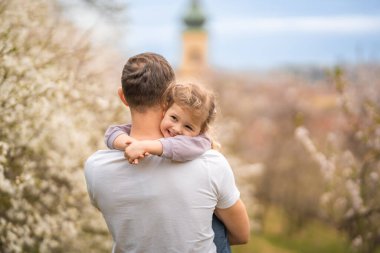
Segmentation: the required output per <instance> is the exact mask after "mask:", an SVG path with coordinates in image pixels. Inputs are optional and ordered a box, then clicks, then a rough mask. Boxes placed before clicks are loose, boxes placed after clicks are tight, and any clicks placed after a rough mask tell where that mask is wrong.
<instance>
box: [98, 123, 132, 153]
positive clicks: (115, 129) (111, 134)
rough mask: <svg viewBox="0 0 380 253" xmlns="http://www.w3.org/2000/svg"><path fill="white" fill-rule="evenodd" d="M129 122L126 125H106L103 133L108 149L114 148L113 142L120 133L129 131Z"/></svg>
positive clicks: (128, 132)
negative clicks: (106, 127)
mask: <svg viewBox="0 0 380 253" xmlns="http://www.w3.org/2000/svg"><path fill="white" fill-rule="evenodd" d="M131 127H132V126H131V124H126V125H114V126H110V127H108V129H107V131H106V133H105V134H104V142H105V144H106V145H107V147H108V148H109V149H114V147H113V142H114V141H115V139H116V138H117V137H118V136H119V135H121V134H128V135H129V134H130V133H131Z"/></svg>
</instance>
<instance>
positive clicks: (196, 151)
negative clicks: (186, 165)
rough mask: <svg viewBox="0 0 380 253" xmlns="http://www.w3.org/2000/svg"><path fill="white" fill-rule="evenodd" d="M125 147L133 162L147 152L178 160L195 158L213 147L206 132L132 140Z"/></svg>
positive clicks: (126, 153)
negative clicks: (194, 134)
mask: <svg viewBox="0 0 380 253" xmlns="http://www.w3.org/2000/svg"><path fill="white" fill-rule="evenodd" d="M128 144H129V145H128V147H127V148H126V149H125V157H126V158H127V159H128V160H129V161H130V162H132V163H135V162H136V159H140V158H142V157H144V156H145V155H146V154H152V155H160V156H162V157H165V158H168V159H171V160H173V161H177V162H185V161H190V160H194V159H195V158H197V157H198V156H200V155H202V154H203V153H204V152H206V151H207V150H209V149H211V140H210V139H209V138H208V137H207V136H206V135H204V134H202V135H199V136H195V137H189V136H185V135H177V136H175V137H169V138H161V139H159V140H152V141H132V142H130V143H128Z"/></svg>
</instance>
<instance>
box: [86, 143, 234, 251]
mask: <svg viewBox="0 0 380 253" xmlns="http://www.w3.org/2000/svg"><path fill="white" fill-rule="evenodd" d="M85 173H86V181H87V186H88V191H89V194H90V197H91V200H92V201H93V203H94V204H95V206H97V207H98V208H99V209H100V211H101V212H102V214H103V216H104V218H105V220H106V222H107V225H108V227H109V230H110V231H111V233H112V236H113V239H114V241H115V245H114V252H181V253H185V252H216V249H215V246H214V244H213V235H214V233H213V231H212V228H211V219H212V214H213V212H214V209H215V207H216V206H217V207H219V208H227V207H229V206H231V205H233V204H234V203H235V202H236V201H237V200H238V199H239V192H238V190H237V189H236V187H235V184H234V178H233V174H232V171H231V169H230V167H229V165H228V163H227V162H226V160H225V159H224V157H223V156H222V155H221V154H220V153H218V152H216V151H213V150H211V151H208V152H206V153H205V154H204V155H202V156H201V157H199V158H198V159H195V160H194V161H191V162H186V163H175V162H172V161H170V160H167V159H163V158H160V157H157V156H149V157H146V158H145V159H144V160H142V161H141V162H140V164H139V165H130V164H129V163H128V162H127V161H126V160H125V158H124V156H123V153H122V152H120V151H114V150H104V151H98V152H96V153H95V154H93V155H92V156H91V157H90V158H89V159H88V160H87V163H86V166H85Z"/></svg>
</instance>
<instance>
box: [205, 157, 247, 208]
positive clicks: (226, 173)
mask: <svg viewBox="0 0 380 253" xmlns="http://www.w3.org/2000/svg"><path fill="white" fill-rule="evenodd" d="M215 153H216V154H217V155H215V156H216V157H213V158H212V159H209V166H211V167H212V168H210V171H211V173H212V175H211V182H212V187H213V189H214V192H215V194H216V197H217V204H216V207H217V208H221V209H225V208H228V207H231V206H232V205H234V204H235V203H236V201H238V200H239V198H240V192H239V190H238V188H237V187H236V184H235V177H234V174H233V172H232V169H231V166H230V165H229V163H228V161H227V160H226V159H225V158H224V156H223V155H221V154H220V153H218V152H216V151H215Z"/></svg>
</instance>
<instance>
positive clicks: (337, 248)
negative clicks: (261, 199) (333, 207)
mask: <svg viewBox="0 0 380 253" xmlns="http://www.w3.org/2000/svg"><path fill="white" fill-rule="evenodd" d="M286 222H287V220H286V219H285V218H284V216H283V215H282V214H281V213H280V212H279V211H278V210H275V209H273V208H272V209H270V210H268V212H267V215H266V217H265V220H264V224H265V226H264V228H263V232H262V233H253V234H252V235H251V239H250V241H249V243H248V244H246V245H240V246H233V247H232V252H233V253H256V252H257V253H348V252H350V250H349V244H348V242H347V240H346V238H345V237H344V236H343V235H342V234H341V233H339V232H338V231H336V230H335V229H333V228H331V227H329V226H328V225H326V224H323V223H321V222H318V221H314V222H310V223H309V224H308V225H307V226H305V227H304V228H302V229H300V230H299V231H298V232H295V233H293V234H291V235H290V234H286V233H285V232H284V231H285V225H286Z"/></svg>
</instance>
